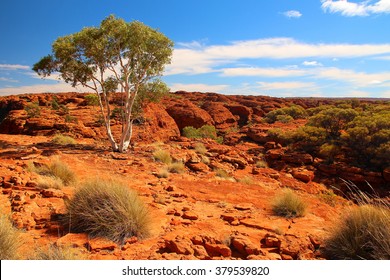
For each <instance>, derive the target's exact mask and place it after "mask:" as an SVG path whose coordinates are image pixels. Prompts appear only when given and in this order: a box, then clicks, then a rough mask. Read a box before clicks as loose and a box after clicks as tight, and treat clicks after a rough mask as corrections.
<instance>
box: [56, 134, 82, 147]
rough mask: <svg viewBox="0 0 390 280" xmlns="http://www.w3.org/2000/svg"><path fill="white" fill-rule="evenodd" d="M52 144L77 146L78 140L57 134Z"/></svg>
mask: <svg viewBox="0 0 390 280" xmlns="http://www.w3.org/2000/svg"><path fill="white" fill-rule="evenodd" d="M51 142H52V143H54V144H58V145H74V144H76V140H75V139H73V138H72V137H70V136H67V135H62V134H56V135H55V136H54V137H53V139H52V140H51Z"/></svg>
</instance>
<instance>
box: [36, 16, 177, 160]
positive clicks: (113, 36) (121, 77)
mask: <svg viewBox="0 0 390 280" xmlns="http://www.w3.org/2000/svg"><path fill="white" fill-rule="evenodd" d="M172 51H173V42H172V41H171V40H170V39H168V38H167V37H166V36H165V35H164V34H162V33H161V32H159V31H157V30H155V29H152V28H150V27H148V26H146V25H145V24H143V23H141V22H138V21H133V22H125V21H124V20H123V19H118V18H116V17H115V16H114V15H110V16H108V17H107V18H106V19H104V20H103V21H102V22H101V24H100V26H99V27H85V28H83V29H82V30H81V31H79V32H76V33H74V34H71V35H67V36H63V37H59V38H57V39H56V40H55V41H54V43H53V44H52V54H49V55H47V56H45V57H43V58H42V59H41V60H40V61H39V62H37V63H36V64H35V65H34V67H33V70H34V71H35V72H37V73H38V74H39V75H40V76H42V77H47V76H49V75H51V74H53V73H59V75H60V77H61V78H62V79H63V80H64V81H65V82H67V83H70V84H71V85H72V86H74V87H75V86H80V85H81V86H84V87H87V88H89V89H91V90H92V91H93V92H95V93H96V94H97V96H98V97H99V105H100V108H101V112H102V115H103V117H104V123H105V126H106V130H107V135H108V138H109V140H110V143H111V146H112V148H113V150H114V151H119V152H125V151H126V150H127V149H128V147H129V145H130V139H131V136H132V124H133V121H134V117H135V115H136V114H135V111H134V107H135V106H134V105H135V104H138V103H139V101H140V100H142V98H140V96H139V95H142V94H143V93H145V92H146V91H148V94H150V92H151V91H153V90H155V91H162V90H163V91H166V90H167V87H166V86H164V84H163V83H162V81H161V80H160V77H161V76H162V73H163V71H164V68H165V65H167V64H169V63H170V61H171V56H172ZM117 90H119V91H120V93H121V94H122V100H123V102H122V104H120V106H121V110H123V113H124V114H123V116H124V117H123V119H122V135H121V136H120V139H119V141H118V140H116V139H115V138H114V136H113V135H112V132H111V126H110V116H111V110H112V109H111V107H110V95H111V94H112V93H113V92H115V91H117Z"/></svg>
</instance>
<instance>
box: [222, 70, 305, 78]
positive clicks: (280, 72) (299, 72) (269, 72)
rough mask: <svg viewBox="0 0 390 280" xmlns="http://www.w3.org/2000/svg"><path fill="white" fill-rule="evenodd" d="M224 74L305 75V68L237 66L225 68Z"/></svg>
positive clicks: (230, 75) (228, 75) (229, 75)
mask: <svg viewBox="0 0 390 280" xmlns="http://www.w3.org/2000/svg"><path fill="white" fill-rule="evenodd" d="M221 72H222V74H221V75H222V76H226V77H233V76H258V77H274V78H276V77H291V76H302V75H305V71H304V70H299V69H294V68H293V69H289V68H261V67H236V68H224V69H222V70H221Z"/></svg>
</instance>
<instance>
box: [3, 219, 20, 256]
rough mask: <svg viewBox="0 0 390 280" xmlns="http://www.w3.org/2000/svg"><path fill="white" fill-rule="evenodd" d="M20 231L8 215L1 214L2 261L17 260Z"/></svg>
mask: <svg viewBox="0 0 390 280" xmlns="http://www.w3.org/2000/svg"><path fill="white" fill-rule="evenodd" d="M20 245H21V244H20V239H19V234H18V230H17V229H15V228H14V227H13V226H12V223H11V221H10V220H9V218H8V217H7V216H6V215H3V214H0V260H15V259H17V258H18V249H19V247H20Z"/></svg>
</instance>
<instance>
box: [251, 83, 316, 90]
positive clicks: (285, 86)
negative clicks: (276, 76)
mask: <svg viewBox="0 0 390 280" xmlns="http://www.w3.org/2000/svg"><path fill="white" fill-rule="evenodd" d="M258 85H259V87H260V88H261V89H263V90H292V89H306V90H308V89H310V90H314V89H318V86H317V85H316V84H315V83H312V82H271V83H268V82H258Z"/></svg>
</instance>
